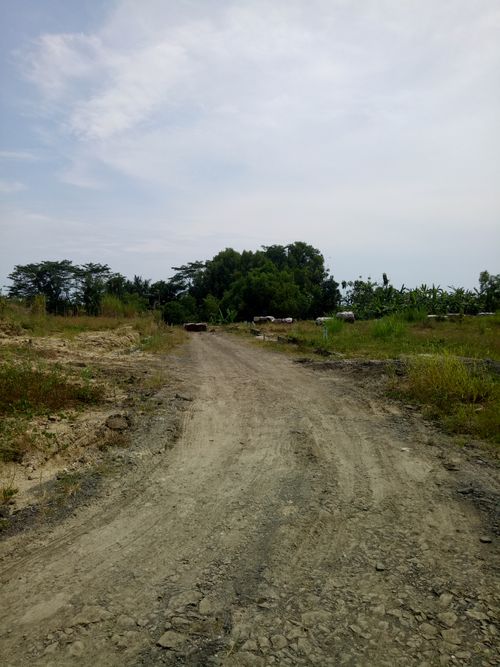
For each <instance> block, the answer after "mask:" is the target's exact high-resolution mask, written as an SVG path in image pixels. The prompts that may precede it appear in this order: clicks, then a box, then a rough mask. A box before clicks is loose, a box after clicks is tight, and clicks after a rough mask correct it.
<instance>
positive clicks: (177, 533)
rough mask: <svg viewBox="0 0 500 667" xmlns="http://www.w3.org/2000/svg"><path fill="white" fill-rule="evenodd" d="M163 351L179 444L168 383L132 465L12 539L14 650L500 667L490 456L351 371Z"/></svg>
mask: <svg viewBox="0 0 500 667" xmlns="http://www.w3.org/2000/svg"><path fill="white" fill-rule="evenodd" d="M166 363H167V364H170V366H171V372H172V373H173V374H175V375H176V377H177V378H180V381H181V388H180V389H179V392H181V396H180V397H178V404H179V405H181V408H182V410H183V411H182V432H181V436H180V438H179V439H178V440H177V442H176V443H175V446H174V447H173V448H168V449H166V450H165V449H164V447H163V444H164V443H165V442H166V433H165V423H166V421H165V419H166V418H165V414H166V413H165V411H164V407H163V406H162V397H161V394H160V395H159V397H158V399H159V400H158V409H157V412H156V414H155V415H154V418H153V420H152V423H151V428H150V429H149V430H148V431H147V432H145V431H142V432H141V431H140V430H139V431H138V432H137V434H136V437H135V443H134V446H133V448H132V450H131V452H130V459H129V464H126V463H124V465H123V468H124V469H123V472H122V475H121V477H120V479H115V480H114V481H110V484H109V486H108V487H107V490H106V492H105V493H101V495H100V497H98V498H96V499H95V500H94V502H92V503H90V504H89V505H88V506H82V507H80V508H79V509H78V510H77V511H76V512H75V513H74V515H73V516H71V517H70V518H68V519H66V520H65V521H64V522H62V523H60V524H59V525H57V526H55V527H51V528H49V527H46V528H40V529H38V530H36V531H30V532H26V533H22V534H20V535H18V536H15V537H11V538H9V539H8V540H6V541H5V542H4V544H3V550H2V554H3V558H2V562H1V581H2V588H3V593H2V605H1V608H0V613H1V617H2V618H1V624H2V632H1V652H2V655H3V658H2V664H4V665H12V666H14V665H15V666H16V667H17V666H19V665H54V666H55V665H57V666H58V667H59V666H61V665H93V666H103V665H157V664H160V665H161V664H164V665H198V666H200V667H201V666H202V665H224V666H234V667H236V666H238V667H239V666H247V665H252V666H253V665H255V666H262V667H264V666H267V665H320V666H325V665H388V666H391V667H393V666H394V665H405V666H406V665H419V666H420V667H422V666H423V665H441V664H443V665H446V664H460V665H493V664H496V659H497V657H498V654H497V650H498V635H497V629H498V625H497V622H498V588H497V587H496V581H497V580H496V579H495V577H496V576H497V575H498V560H497V551H496V544H495V540H496V538H495V536H494V534H493V530H492V525H491V523H489V520H490V518H491V515H489V514H488V513H486V512H483V511H480V509H478V506H477V505H476V504H474V502H473V498H477V496H478V494H479V495H481V497H482V498H483V500H484V502H485V503H486V505H484V504H483V506H485V507H486V506H489V505H491V499H492V497H493V495H494V493H495V492H498V482H497V481H496V479H495V471H494V469H493V468H491V467H489V466H488V465H486V464H480V463H475V462H474V461H471V460H468V459H467V458H466V456H465V454H463V453H460V452H459V453H458V454H456V453H454V454H451V455H449V456H448V455H447V454H443V451H445V450H444V449H443V447H442V445H441V444H440V442H439V441H438V440H439V437H438V436H437V435H436V434H435V433H434V431H432V430H431V429H430V427H428V426H425V425H424V423H423V422H422V421H421V420H420V418H419V417H418V416H417V415H414V414H412V413H410V412H409V411H404V410H403V411H401V409H400V408H399V407H398V406H397V405H396V404H391V403H388V402H386V401H383V400H382V399H380V398H377V397H376V395H375V394H373V393H372V392H370V389H369V388H366V387H363V386H360V385H359V384H358V383H357V382H356V381H354V380H353V378H352V376H350V375H346V374H342V373H338V372H335V373H334V372H328V373H325V372H323V373H321V372H318V371H314V370H312V369H309V368H304V367H302V366H300V365H298V364H294V363H293V362H292V361H291V360H290V359H288V358H285V357H282V356H278V355H277V354H274V353H270V352H264V351H262V350H258V349H256V348H254V347H251V346H248V345H246V344H244V343H240V342H237V341H235V340H233V339H229V338H225V337H223V336H219V335H210V334H194V335H193V336H192V338H191V339H190V343H189V345H188V347H187V349H186V350H185V351H184V353H183V354H181V355H179V356H178V358H176V359H172V360H171V361H169V362H166ZM450 457H451V458H450ZM447 468H448V469H447ZM464 486H465V487H467V488H462V487H464ZM468 487H470V489H469V488H468ZM478 489H479V491H478ZM460 491H462V493H460ZM481 538H482V539H483V540H484V541H481ZM489 539H492V540H493V541H492V542H488V541H486V540H489Z"/></svg>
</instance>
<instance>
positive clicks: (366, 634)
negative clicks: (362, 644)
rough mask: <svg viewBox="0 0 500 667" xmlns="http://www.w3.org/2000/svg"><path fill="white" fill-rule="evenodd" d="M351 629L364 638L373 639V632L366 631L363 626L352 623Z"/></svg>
mask: <svg viewBox="0 0 500 667" xmlns="http://www.w3.org/2000/svg"><path fill="white" fill-rule="evenodd" d="M349 629H350V630H352V632H354V634H355V635H358V636H359V637H363V639H371V637H372V636H371V634H370V633H369V632H365V631H364V630H363V629H362V628H360V627H359V625H354V624H352V625H350V626H349Z"/></svg>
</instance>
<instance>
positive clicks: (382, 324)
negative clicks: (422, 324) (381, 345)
mask: <svg viewBox="0 0 500 667" xmlns="http://www.w3.org/2000/svg"><path fill="white" fill-rule="evenodd" d="M406 330H407V326H406V323H405V322H404V320H403V319H402V318H401V317H400V316H398V315H388V316H387V317H382V319H380V320H375V321H374V322H373V323H372V330H371V333H372V336H374V337H375V338H381V339H383V340H388V339H391V338H401V337H402V336H404V335H405V333H406Z"/></svg>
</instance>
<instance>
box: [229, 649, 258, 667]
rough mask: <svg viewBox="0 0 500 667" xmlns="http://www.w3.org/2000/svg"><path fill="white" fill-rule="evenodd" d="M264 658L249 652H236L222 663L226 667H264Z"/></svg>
mask: <svg viewBox="0 0 500 667" xmlns="http://www.w3.org/2000/svg"><path fill="white" fill-rule="evenodd" d="M265 664H266V663H265V661H264V658H261V657H260V656H259V655H254V654H253V653H250V652H249V651H238V653H234V654H233V655H232V656H230V658H229V659H226V660H225V661H224V665H227V667H265Z"/></svg>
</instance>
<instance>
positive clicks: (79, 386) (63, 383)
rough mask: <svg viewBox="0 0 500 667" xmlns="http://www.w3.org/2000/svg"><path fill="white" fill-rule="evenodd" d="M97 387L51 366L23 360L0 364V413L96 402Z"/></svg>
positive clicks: (40, 411) (33, 411)
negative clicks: (76, 379) (75, 379)
mask: <svg viewBox="0 0 500 667" xmlns="http://www.w3.org/2000/svg"><path fill="white" fill-rule="evenodd" d="M102 396H103V390H102V388H101V387H98V386H96V385H92V384H90V382H89V381H88V380H83V379H82V380H81V381H79V382H75V381H74V379H72V378H71V379H70V378H69V376H68V375H67V374H66V373H64V372H63V371H62V369H61V368H60V367H59V366H57V365H55V366H45V365H42V364H41V363H40V362H39V363H38V364H36V365H35V364H33V363H32V362H30V361H27V360H23V361H21V362H20V363H17V362H10V363H9V362H4V363H3V364H2V366H0V415H2V416H5V415H14V414H18V413H20V414H44V413H48V412H54V411H57V410H61V409H63V408H72V407H77V406H78V405H82V404H85V403H97V402H98V401H99V400H100V399H101V398H102Z"/></svg>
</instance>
